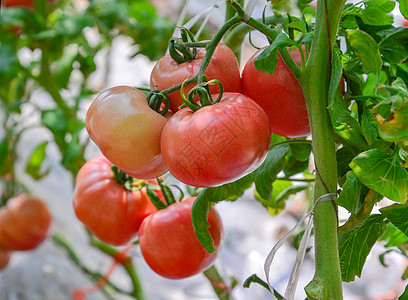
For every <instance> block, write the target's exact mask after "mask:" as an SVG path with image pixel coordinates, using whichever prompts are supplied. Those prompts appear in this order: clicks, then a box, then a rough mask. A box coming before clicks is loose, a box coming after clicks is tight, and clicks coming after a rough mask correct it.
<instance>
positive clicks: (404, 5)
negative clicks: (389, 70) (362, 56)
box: [397, 0, 408, 299]
mask: <svg viewBox="0 0 408 300" xmlns="http://www.w3.org/2000/svg"><path fill="white" fill-rule="evenodd" d="M397 2H398V3H399V9H400V12H401V14H402V15H403V16H404V18H405V19H407V20H408V2H407V1H406V0H397ZM407 299H408V298H407Z"/></svg>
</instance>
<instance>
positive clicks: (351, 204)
mask: <svg viewBox="0 0 408 300" xmlns="http://www.w3.org/2000/svg"><path fill="white" fill-rule="evenodd" d="M360 193H361V185H360V180H358V178H357V176H356V174H354V173H353V172H352V171H349V172H347V177H346V182H345V183H344V185H343V189H342V191H341V192H340V195H339V198H338V202H337V204H338V205H340V206H342V207H344V208H345V209H347V210H348V211H349V212H350V213H352V214H356V213H357V212H358V211H359V210H360V208H361V207H362V206H363V201H364V199H361V197H360ZM362 200H363V201H362Z"/></svg>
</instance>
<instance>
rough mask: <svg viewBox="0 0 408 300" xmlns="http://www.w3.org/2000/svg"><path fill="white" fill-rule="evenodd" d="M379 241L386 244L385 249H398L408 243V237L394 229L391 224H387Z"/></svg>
mask: <svg viewBox="0 0 408 300" xmlns="http://www.w3.org/2000/svg"><path fill="white" fill-rule="evenodd" d="M380 240H381V241H385V242H387V244H386V245H385V247H387V248H390V247H399V246H401V245H403V244H405V243H407V242H408V236H406V235H405V234H404V233H403V232H402V231H401V230H399V229H398V228H397V227H395V226H394V225H393V224H392V223H388V224H387V230H386V231H385V233H384V234H383V235H382V236H381V239H380Z"/></svg>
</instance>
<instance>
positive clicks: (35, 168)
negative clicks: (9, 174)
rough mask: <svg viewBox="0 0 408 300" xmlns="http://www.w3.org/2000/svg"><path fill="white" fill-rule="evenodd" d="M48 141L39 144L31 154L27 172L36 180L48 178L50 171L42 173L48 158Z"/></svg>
mask: <svg viewBox="0 0 408 300" xmlns="http://www.w3.org/2000/svg"><path fill="white" fill-rule="evenodd" d="M47 145H48V141H46V142H43V143H41V144H39V145H38V146H37V147H36V148H35V149H34V150H33V152H31V155H30V158H29V159H28V162H27V165H26V168H25V171H26V173H27V174H29V175H30V176H31V177H33V178H34V179H36V180H39V179H41V178H43V177H44V176H46V175H47V174H48V173H49V171H50V169H49V168H48V169H46V170H44V171H41V166H42V164H43V162H44V159H45V157H46V149H47Z"/></svg>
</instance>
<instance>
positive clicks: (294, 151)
mask: <svg viewBox="0 0 408 300" xmlns="http://www.w3.org/2000/svg"><path fill="white" fill-rule="evenodd" d="M289 147H290V152H291V155H292V156H293V157H294V158H296V159H297V160H300V161H306V160H308V159H309V158H310V153H311V152H312V144H311V143H290V144H289Z"/></svg>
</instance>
